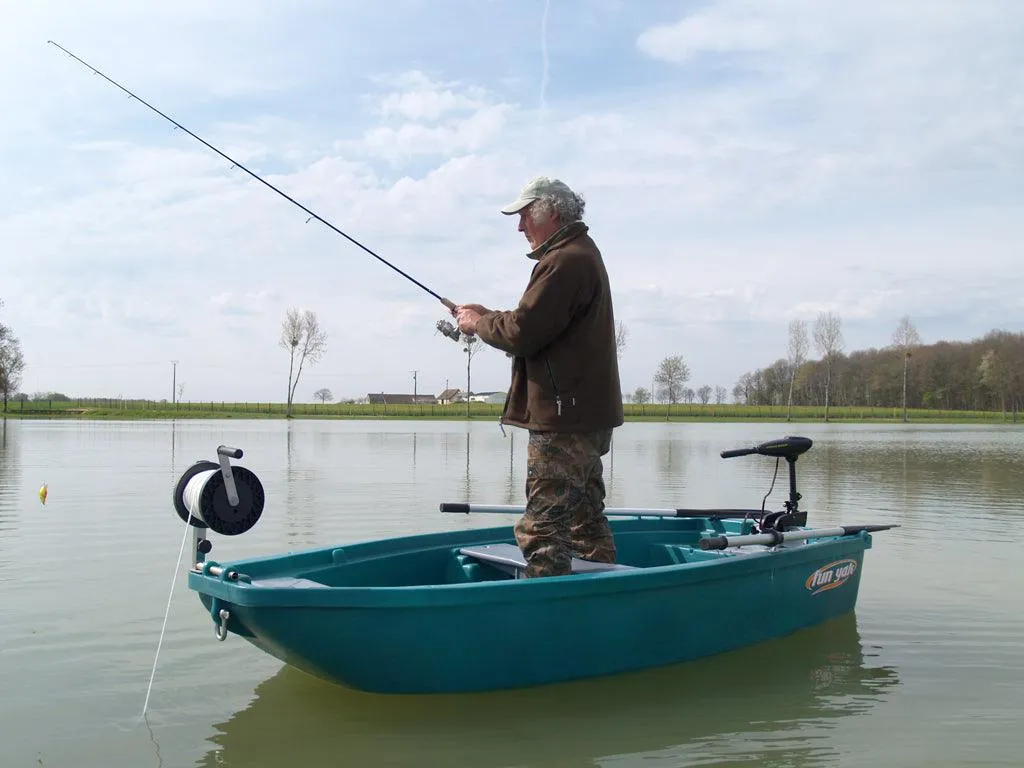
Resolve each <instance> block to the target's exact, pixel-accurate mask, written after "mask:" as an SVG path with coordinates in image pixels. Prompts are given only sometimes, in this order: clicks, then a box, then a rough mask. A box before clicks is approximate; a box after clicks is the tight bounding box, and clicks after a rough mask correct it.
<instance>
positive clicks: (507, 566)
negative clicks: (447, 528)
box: [459, 544, 636, 579]
mask: <svg viewBox="0 0 1024 768" xmlns="http://www.w3.org/2000/svg"><path fill="white" fill-rule="evenodd" d="M459 554H460V555H465V556H466V557H471V558H473V559H474V560H479V561H482V562H485V563H489V564H490V565H493V566H494V567H495V568H498V569H500V570H502V571H504V572H505V573H508V574H509V575H511V576H513V577H515V578H517V579H518V578H523V572H524V571H525V569H526V560H525V558H524V557H523V553H522V552H521V551H520V550H519V547H517V546H516V545H515V544H484V545H481V546H477V547H462V548H461V549H459ZM632 570H636V569H635V568H634V566H632V565H621V564H619V563H596V562H593V561H591V560H582V559H580V558H578V557H574V558H572V572H573V573H593V572H595V571H632Z"/></svg>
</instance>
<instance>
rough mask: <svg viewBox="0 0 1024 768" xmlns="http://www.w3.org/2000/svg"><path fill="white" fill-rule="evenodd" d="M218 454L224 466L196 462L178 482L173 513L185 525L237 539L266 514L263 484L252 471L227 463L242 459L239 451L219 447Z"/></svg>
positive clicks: (214, 463)
mask: <svg viewBox="0 0 1024 768" xmlns="http://www.w3.org/2000/svg"><path fill="white" fill-rule="evenodd" d="M217 453H218V454H219V457H220V458H221V462H222V463H221V464H218V463H216V462H212V461H197V462H196V463H195V464H193V465H192V466H191V467H189V468H188V469H187V470H185V472H184V473H183V474H182V476H181V477H180V478H179V479H178V483H177V485H176V486H175V487H174V509H175V511H177V513H178V516H179V517H180V518H181V519H182V520H183V521H185V522H188V523H189V524H190V525H192V526H194V527H196V528H210V529H211V530H212V531H214V532H216V533H219V534H221V535H222V536H237V535H238V534H240V533H245V532H246V531H248V530H249V529H250V528H252V527H253V526H254V525H256V523H257V521H258V520H259V519H260V515H262V514H263V504H264V501H265V498H266V497H265V495H264V493H263V484H262V483H261V482H260V479H259V478H258V477H256V475H255V474H253V473H252V472H251V471H250V470H248V469H246V468H245V467H239V466H231V465H230V464H229V463H228V461H227V457H228V456H231V457H233V458H241V456H242V452H241V451H240V450H238V449H237V448H228V447H227V446H220V447H218V449H217ZM228 472H230V478H231V480H230V484H231V485H232V486H233V488H229V481H228V480H227V478H226V477H225V474H226V473H228ZM232 491H233V493H232ZM232 495H234V496H236V497H237V503H236V504H232V498H231V496H232Z"/></svg>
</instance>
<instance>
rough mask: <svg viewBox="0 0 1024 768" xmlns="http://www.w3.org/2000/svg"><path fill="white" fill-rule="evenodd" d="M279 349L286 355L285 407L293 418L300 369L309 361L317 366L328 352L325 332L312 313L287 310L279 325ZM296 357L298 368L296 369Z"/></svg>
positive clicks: (300, 373) (309, 311)
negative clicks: (286, 384) (293, 404)
mask: <svg viewBox="0 0 1024 768" xmlns="http://www.w3.org/2000/svg"><path fill="white" fill-rule="evenodd" d="M280 344H281V347H282V348H283V349H285V350H286V351H287V352H288V406H287V410H286V414H287V415H288V416H291V415H292V401H293V400H294V399H295V389H296V387H298V386H299V377H300V376H301V375H302V367H303V366H304V365H305V364H306V362H307V361H308V362H309V364H310V365H313V364H314V363H317V362H319V361H320V359H321V358H322V357H323V355H324V352H325V351H326V350H327V333H326V332H325V331H324V330H323V329H322V328H321V327H320V321H319V320H318V319H317V316H316V313H315V312H312V311H311V310H308V309H307V310H305V311H301V312H300V311H299V310H298V309H289V310H288V312H287V314H286V315H285V318H284V321H283V322H282V323H281V342H280ZM296 358H297V362H298V368H296Z"/></svg>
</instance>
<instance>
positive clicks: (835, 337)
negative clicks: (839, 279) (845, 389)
mask: <svg viewBox="0 0 1024 768" xmlns="http://www.w3.org/2000/svg"><path fill="white" fill-rule="evenodd" d="M842 328H843V321H842V320H841V319H840V318H839V315H836V314H833V313H832V312H821V313H819V314H818V319H817V320H816V321H815V323H814V346H815V348H816V349H817V350H818V353H819V354H821V356H822V358H823V359H824V361H825V421H828V396H829V388H830V387H831V386H832V363H833V361H834V358H835V356H836V354H838V353H839V352H840V351H841V350H842V348H843V330H842Z"/></svg>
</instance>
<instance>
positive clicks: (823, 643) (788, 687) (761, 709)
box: [0, 420, 1024, 768]
mask: <svg viewBox="0 0 1024 768" xmlns="http://www.w3.org/2000/svg"><path fill="white" fill-rule="evenodd" d="M788 433H796V434H805V435H807V436H809V437H812V438H813V439H814V441H815V446H814V448H813V449H812V450H811V451H810V452H809V453H808V454H806V455H805V456H804V457H802V458H801V459H800V461H799V463H798V469H799V484H800V491H801V492H802V493H803V499H802V501H801V504H802V506H803V507H804V508H806V509H807V510H808V511H809V513H810V515H811V521H812V522H813V523H814V524H816V525H831V524H838V523H847V524H849V523H898V524H900V525H901V526H902V527H901V528H898V529H895V530H892V531H888V532H883V533H879V534H876V535H875V537H874V548H873V549H871V550H869V551H868V552H867V553H866V559H865V568H864V571H863V576H862V581H861V590H860V600H859V603H858V608H857V611H856V614H854V615H850V616H848V617H844V618H842V619H840V620H837V621H834V622H832V623H830V624H828V625H825V626H822V627H819V628H816V629H813V630H808V631H805V632H801V633H798V634H797V635H794V636H792V637H788V638H784V639H782V640H778V641H774V642H772V643H768V644H765V645H762V646H758V647H754V648H748V649H744V650H742V651H738V652H734V653H729V654H724V655H722V656H718V657H715V658H711V659H705V660H703V661H700V662H696V663H691V664H683V665H679V666H675V667H670V668H667V669H660V670H652V671H647V672H642V673H638V674H630V675H623V676H619V677H614V678H606V679H599V680H589V681H583V682H578V683H572V684H567V685H559V686H552V687H546V688H543V689H534V690H521V691H512V692H503V693H494V694H480V695H472V696H448V697H440V698H438V697H391V696H374V695H369V694H360V693H354V692H351V691H347V690H344V689H341V688H338V687H335V686H330V685H327V684H325V683H322V682H320V681H317V680H314V679H311V678H309V677H307V676H306V675H304V674H302V673H300V672H296V671H295V670H292V669H290V668H286V667H283V666H282V665H281V663H280V662H278V661H277V660H275V659H273V658H271V657H269V656H266V655H264V654H262V653H261V652H259V651H258V650H256V649H255V648H253V647H252V646H250V645H248V644H247V643H245V642H244V641H241V640H240V639H238V638H236V637H233V636H232V637H229V638H228V640H227V641H225V642H223V643H219V642H217V641H216V640H215V638H214V635H213V630H212V624H211V622H210V619H209V616H208V615H207V614H206V613H205V612H204V610H203V609H202V607H201V605H200V604H199V601H198V598H197V597H196V596H195V594H194V593H192V592H190V591H189V590H188V589H187V587H186V584H185V578H184V563H182V564H181V565H180V566H178V565H176V559H177V557H178V554H179V552H180V549H181V546H182V542H183V540H184V539H183V536H184V534H185V526H184V524H183V523H182V521H181V520H180V518H178V517H177V515H176V514H175V513H174V511H173V509H172V507H171V489H172V488H173V485H174V483H175V482H176V480H177V478H178V477H179V476H180V475H181V473H182V472H183V471H184V470H185V469H186V468H187V467H188V466H189V465H190V464H191V463H192V462H193V461H195V460H197V459H205V458H213V457H214V451H215V449H216V446H217V445H219V444H222V443H223V444H230V445H235V446H238V447H240V448H242V449H243V450H244V451H245V457H244V459H243V460H242V462H241V463H242V464H244V465H245V466H246V467H248V468H249V469H251V470H252V471H254V472H255V473H256V474H257V475H258V476H259V477H260V480H261V481H262V483H263V485H264V488H265V489H266V492H267V505H266V508H265V511H264V514H263V517H262V519H261V520H260V522H259V524H258V525H257V526H256V527H255V528H254V529H253V530H251V531H249V532H248V533H246V534H244V535H242V536H236V537H230V538H224V537H218V538H216V539H215V540H214V547H215V549H214V552H213V553H212V554H211V557H213V558H214V559H219V560H230V559H231V558H233V557H240V556H248V555H251V554H263V553H272V552H277V551H280V550H294V549H303V548H310V547H318V546H326V545H331V544H338V543H346V542H352V541H356V540H361V539H366V538H370V537H378V536H389V535H395V534H404V533H410V532H421V531H435V530H446V529H453V528H464V527H473V526H479V525H493V524H497V523H499V522H511V521H512V520H513V519H514V518H512V517H495V516H493V515H490V516H486V517H485V518H484V519H480V517H479V516H477V517H475V518H474V517H471V516H465V515H443V514H441V513H440V512H438V511H437V510H438V506H437V505H438V503H439V502H441V501H471V502H478V503H498V504H509V503H511V504H522V503H523V498H522V493H523V491H522V489H523V482H524V463H525V448H526V440H525V436H524V434H523V433H522V432H518V431H515V432H509V433H508V436H504V437H503V436H502V434H501V432H500V431H499V429H498V427H497V426H496V425H495V424H493V423H487V424H479V423H478V424H472V425H466V424H464V423H417V422H399V423H381V422H333V421H296V422H292V423H290V424H289V423H284V422H262V421H260V422H255V421H254V422H234V421H217V422H178V423H171V422H158V423H134V422H133V423H91V422H19V421H10V420H8V421H6V422H4V421H0V765H2V766H4V768H9V767H10V768H14V767H16V766H40V765H42V766H51V767H53V766H75V767H76V768H79V767H81V766H132V768H139V767H140V766H211V767H212V766H220V765H229V766H248V767H250V768H264V767H269V766H291V765H303V766H314V765H315V766H319V765H353V766H357V765H414V766H616V767H618V766H633V765H644V766H657V767H660V766H709V765H731V766H747V765H749V766H754V765H758V766H762V765H771V766H833V765H836V766H874V765H878V766H959V765H990V766H1021V765H1024V597H1022V586H1024V565H1022V564H1021V563H1020V558H1019V546H1018V545H1017V542H1019V541H1020V540H1021V538H1022V533H1021V531H1022V530H1024V428H1021V427H1012V426H1007V427H989V426H985V427H970V426H957V427H945V426H928V427H915V426H913V425H911V426H904V425H898V426H863V425H856V426H847V425H799V426H793V425H784V424H757V425H746V424H675V423H672V424H667V423H666V424H627V425H626V426H624V427H623V428H622V429H620V430H618V431H617V432H616V437H615V443H614V448H613V453H612V454H611V456H609V457H607V459H606V462H605V466H606V473H607V480H608V491H609V499H608V503H609V505H610V506H659V507H669V506H688V507H705V506H721V507H737V506H741V507H749V506H755V507H756V506H759V505H760V503H761V499H762V497H763V496H764V494H766V493H767V492H768V490H769V487H770V486H771V482H772V472H773V470H774V461H773V460H770V459H764V458H756V457H752V458H743V459H733V460H729V461H725V460H722V459H721V458H719V457H718V453H719V452H720V451H721V450H724V449H726V448H733V447H742V446H746V445H748V444H750V443H752V442H756V441H759V440H764V439H769V438H773V437H778V436H781V435H784V434H788ZM43 482H46V483H47V484H48V486H49V499H48V502H47V504H46V505H45V506H43V505H42V504H40V501H39V498H38V496H37V492H38V489H39V487H40V485H41V484H42V483H43ZM785 492H786V480H785V477H784V476H782V475H780V477H779V478H778V480H777V481H776V483H775V487H774V490H773V491H772V493H771V495H770V496H769V499H768V505H769V507H774V508H778V506H779V505H780V504H781V502H782V501H783V499H784V494H785ZM172 585H173V590H172ZM169 594H170V612H169V615H168V618H167V626H166V632H165V634H164V637H163V642H162V646H161V648H160V651H159V657H158V663H157V666H156V674H155V680H154V682H153V686H152V690H151V691H150V692H149V700H148V710H147V716H146V718H145V719H144V720H143V719H140V715H141V713H142V711H143V706H144V703H145V702H146V695H147V688H148V685H149V680H150V675H151V673H152V671H153V667H154V658H155V657H156V653H157V646H158V641H159V639H160V633H161V627H162V625H163V621H164V615H165V609H166V608H167V605H168V596H169ZM614 620H615V617H613V616H610V617H609V621H614ZM695 620H699V618H698V617H695ZM538 631H543V628H538ZM623 650H624V652H626V651H628V649H623ZM522 654H523V657H522V658H512V659H510V660H509V662H510V663H528V654H529V648H524V649H523V650H522Z"/></svg>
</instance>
